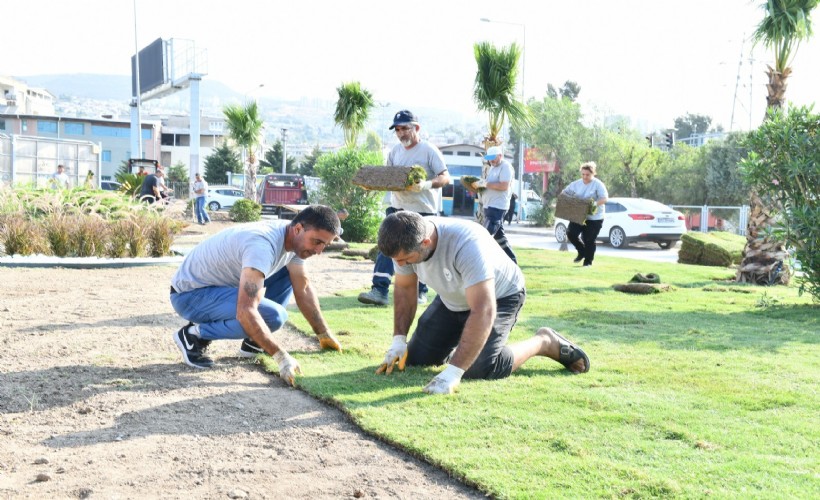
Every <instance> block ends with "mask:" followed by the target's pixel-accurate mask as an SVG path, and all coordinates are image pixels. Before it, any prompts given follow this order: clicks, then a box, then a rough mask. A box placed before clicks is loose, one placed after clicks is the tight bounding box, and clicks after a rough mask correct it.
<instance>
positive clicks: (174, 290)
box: [171, 286, 177, 295]
mask: <svg viewBox="0 0 820 500" xmlns="http://www.w3.org/2000/svg"><path fill="white" fill-rule="evenodd" d="M175 293H177V291H176V289H175V288H174V287H173V286H171V295H173V294H175Z"/></svg>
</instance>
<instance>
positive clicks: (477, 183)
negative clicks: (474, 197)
mask: <svg viewBox="0 0 820 500" xmlns="http://www.w3.org/2000/svg"><path fill="white" fill-rule="evenodd" d="M486 187H487V179H479V180H477V181H475V182H474V183H472V188H473V191H478V190H479V189H484V188H486Z"/></svg>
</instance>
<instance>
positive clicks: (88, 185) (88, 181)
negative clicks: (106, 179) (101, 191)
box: [83, 170, 97, 189]
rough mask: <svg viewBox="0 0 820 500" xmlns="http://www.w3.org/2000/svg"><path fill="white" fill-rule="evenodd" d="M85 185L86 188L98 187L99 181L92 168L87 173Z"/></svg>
mask: <svg viewBox="0 0 820 500" xmlns="http://www.w3.org/2000/svg"><path fill="white" fill-rule="evenodd" d="M83 186H84V187H85V188H86V189H97V183H96V182H95V181H94V172H92V171H91V170H89V171H88V173H87V174H85V183H83Z"/></svg>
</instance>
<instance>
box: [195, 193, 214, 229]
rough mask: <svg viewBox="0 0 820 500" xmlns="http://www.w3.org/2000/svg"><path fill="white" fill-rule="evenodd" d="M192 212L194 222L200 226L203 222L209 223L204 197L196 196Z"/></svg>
mask: <svg viewBox="0 0 820 500" xmlns="http://www.w3.org/2000/svg"><path fill="white" fill-rule="evenodd" d="M194 211H195V212H196V221H197V222H199V223H200V224H202V223H204V222H211V218H210V217H208V212H207V211H206V210H205V197H204V196H197V197H196V199H195V204H194Z"/></svg>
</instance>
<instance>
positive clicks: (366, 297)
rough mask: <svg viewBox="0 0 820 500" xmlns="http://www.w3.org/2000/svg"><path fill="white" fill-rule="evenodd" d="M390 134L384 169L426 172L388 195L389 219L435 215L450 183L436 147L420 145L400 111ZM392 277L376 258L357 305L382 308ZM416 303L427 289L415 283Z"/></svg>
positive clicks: (409, 116)
mask: <svg viewBox="0 0 820 500" xmlns="http://www.w3.org/2000/svg"><path fill="white" fill-rule="evenodd" d="M390 130H395V131H396V137H397V138H398V139H399V144H396V146H394V147H393V149H392V150H391V151H390V154H389V155H388V157H387V165H388V166H396V167H412V166H416V165H419V166H421V167H424V170H425V171H426V172H427V180H425V181H420V182H418V183H416V184H413V185H411V186H409V187H408V188H407V189H406V190H405V191H393V192H391V193H390V200H391V201H390V206H389V207H388V208H387V210H386V213H387V215H390V214H392V213H394V212H397V211H399V210H409V211H412V212H416V213H418V214H421V215H436V214H437V213H438V207H439V205H440V201H441V188H442V187H444V186H446V185H447V184H449V183H450V174H449V172H448V171H447V165H446V164H445V163H444V156H442V154H441V151H439V150H438V148H437V147H435V146H434V145H432V144H430V143H429V142H427V141H422V140H421V136H420V135H419V131H420V130H421V126H420V125H419V119H418V117H416V115H414V114H413V113H412V112H411V111H408V110H406V109H405V110H402V111H399V112H398V113H396V114H395V115H394V116H393V124H392V125H391V126H390ZM392 277H393V261H391V260H390V258H389V257H385V256H384V255H382V254H381V253H379V254H378V255H377V256H376V265H375V266H374V269H373V286H372V288H371V289H370V291H369V292H362V293H361V294H359V302H361V303H363V304H374V305H378V306H386V305H387V304H389V303H390V301H389V299H388V291H389V288H390V279H391V278H392ZM416 300H417V301H418V303H419V304H425V303H426V302H427V285H425V284H424V283H421V282H419V289H418V293H417V294H416Z"/></svg>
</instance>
